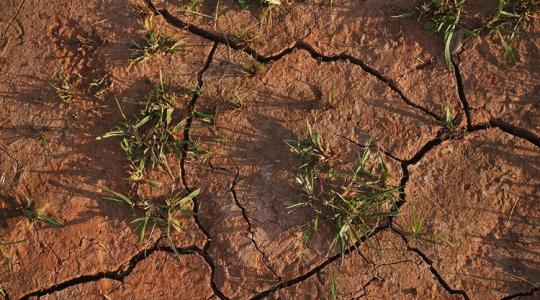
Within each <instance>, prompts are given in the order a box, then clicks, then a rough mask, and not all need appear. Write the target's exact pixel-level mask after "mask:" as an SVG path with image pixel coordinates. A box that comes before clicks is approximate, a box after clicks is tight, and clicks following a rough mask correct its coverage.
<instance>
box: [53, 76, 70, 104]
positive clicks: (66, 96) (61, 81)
mask: <svg viewBox="0 0 540 300" xmlns="http://www.w3.org/2000/svg"><path fill="white" fill-rule="evenodd" d="M49 84H50V85H51V87H52V88H53V90H54V92H55V93H56V96H57V97H58V99H59V100H60V101H62V102H64V103H67V104H69V103H71V100H72V95H71V84H70V77H69V75H67V74H65V73H64V72H63V71H61V70H60V71H58V72H56V75H55V79H54V80H52V81H50V82H49Z"/></svg>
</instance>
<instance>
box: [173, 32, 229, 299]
mask: <svg viewBox="0 0 540 300" xmlns="http://www.w3.org/2000/svg"><path fill="white" fill-rule="evenodd" d="M217 47H218V43H214V44H213V45H212V49H211V50H210V52H209V53H208V57H207V59H206V62H205V64H204V66H203V67H202V69H201V70H200V71H199V72H198V73H197V91H196V92H194V93H193V97H192V99H191V101H190V103H189V104H188V118H187V120H186V126H185V127H184V137H183V141H184V145H183V147H182V149H181V152H180V155H181V157H180V170H181V172H182V174H181V177H182V183H183V185H184V188H185V189H186V190H188V191H189V192H191V191H193V188H191V187H189V185H188V182H187V178H186V176H187V175H186V168H185V163H186V158H187V152H188V150H189V141H190V136H189V131H190V130H191V124H192V123H193V111H194V110H195V105H196V104H197V100H199V97H200V93H199V92H198V91H200V90H201V89H202V87H203V85H204V81H203V76H204V73H205V72H206V71H207V70H208V68H209V67H210V64H211V63H212V61H213V59H214V54H215V52H216V49H217ZM199 208H200V203H199V201H198V200H197V198H196V197H195V198H193V219H194V220H195V223H196V224H197V227H198V228H199V230H201V231H202V233H203V234H204V236H205V237H206V242H205V243H204V246H203V248H202V249H201V250H200V251H199V252H198V253H199V255H200V256H201V257H202V258H203V259H204V261H205V262H206V264H207V265H208V266H209V267H210V270H211V271H210V287H211V288H212V291H213V292H214V295H215V296H217V297H218V298H220V299H228V298H227V297H226V296H225V295H224V294H223V292H221V290H220V289H219V288H218V286H217V284H216V282H215V281H214V277H215V273H216V265H215V263H214V260H213V259H212V257H211V256H210V255H209V254H208V249H209V248H210V244H211V242H212V238H211V236H210V233H209V232H208V230H206V228H204V226H203V225H202V223H201V221H200V219H199Z"/></svg>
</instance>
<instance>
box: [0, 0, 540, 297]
mask: <svg viewBox="0 0 540 300" xmlns="http://www.w3.org/2000/svg"><path fill="white" fill-rule="evenodd" d="M186 2H187V1H167V2H164V1H141V2H138V1H135V0H117V1H109V0H104V1H96V0H88V1H79V0H75V1H63V0H60V1H55V2H45V1H35V0H34V1H32V0H4V1H2V2H1V3H0V108H1V109H0V288H1V289H0V291H1V293H0V294H3V297H4V298H5V299H29V298H32V299H34V298H41V297H44V298H47V299H103V298H105V299H146V298H151V299H210V298H212V299H263V298H270V299H325V298H332V297H334V296H335V297H336V298H339V299H359V298H370V299H427V298H431V299H459V298H464V299H495V298H501V299H514V298H520V297H521V298H524V299H527V298H529V299H535V298H538V297H540V289H539V286H540V252H539V251H538V249H540V230H539V228H540V203H539V202H538V201H539V200H538V199H540V164H539V162H540V155H539V153H540V152H539V151H538V150H539V147H540V139H539V137H538V135H539V134H540V127H539V126H540V125H539V124H540V117H539V116H540V114H539V103H540V102H539V101H538V98H539V96H540V87H539V84H538V78H539V77H540V74H539V73H540V68H539V67H538V63H539V62H540V61H539V57H540V55H539V47H540V24H538V21H539V20H538V19H535V20H534V21H533V22H532V24H531V25H530V26H528V27H527V28H526V29H525V30H524V31H521V32H519V34H518V36H517V37H516V40H515V44H514V49H515V53H516V62H515V63H503V62H502V60H501V47H500V45H498V44H497V43H495V42H493V41H491V40H490V39H482V40H480V39H471V40H469V41H467V42H466V43H464V46H463V48H462V49H461V50H459V51H458V53H457V55H455V56H454V63H455V68H454V69H453V70H451V69H449V68H448V67H447V65H446V62H445V60H444V57H443V55H442V51H443V49H442V41H441V40H440V39H439V38H438V37H437V36H434V35H432V34H430V33H427V32H426V31H424V30H423V28H422V24H421V23H419V22H418V21H417V20H415V19H400V18H393V17H392V16H394V15H397V14H399V13H401V12H403V11H407V10H411V9H412V8H414V6H415V5H416V4H418V2H420V1H390V0H388V1H386V0H384V1H382V0H366V1H330V2H331V3H332V5H331V6H329V5H328V3H329V1H297V3H292V1H291V3H284V4H283V5H281V6H279V7H276V8H275V9H274V10H272V11H269V10H268V9H266V6H264V5H260V4H258V1H254V2H253V3H252V5H251V9H250V10H249V11H248V10H242V9H241V7H240V6H239V5H238V3H237V1H232V0H229V1H225V0H223V1H219V6H218V7H219V10H218V13H217V14H216V9H215V8H216V1H204V2H203V6H202V8H201V10H200V14H193V13H186V12H185V11H183V9H182V8H183V7H184V6H183V5H185V4H186ZM255 2H257V3H255ZM283 2H287V1H283ZM466 2H467V4H466V9H467V10H468V11H470V12H472V13H474V14H475V15H486V14H487V12H488V11H489V10H490V9H491V8H493V7H496V6H497V2H498V1H496V0H492V1H488V0H485V1H466ZM148 15H154V16H153V23H154V26H155V28H157V30H159V31H160V32H161V33H163V34H167V35H170V36H172V37H173V38H175V39H177V40H182V41H183V44H182V50H181V51H179V52H177V53H175V54H172V55H157V56H155V57H153V58H151V59H150V60H148V61H146V62H144V63H141V64H134V65H131V66H130V53H131V50H130V47H131V41H132V40H140V39H142V38H143V37H144V35H145V34H146V32H147V31H146V29H145V28H144V27H143V20H144V17H145V16H148ZM205 15H206V16H205ZM209 16H210V17H209ZM216 16H217V18H216ZM469 21H470V22H474V20H467V22H469ZM59 70H63V72H64V73H65V74H68V75H69V76H70V78H71V86H72V88H71V91H72V94H73V100H72V102H71V103H69V104H67V103H62V102H61V101H60V100H59V99H58V98H57V95H56V94H55V92H54V90H53V89H52V88H51V86H50V84H49V82H50V81H51V80H54V77H55V74H56V73H57V71H59ZM160 73H161V74H162V78H163V81H164V85H165V86H166V87H167V89H168V90H170V91H172V92H174V93H175V94H176V95H177V99H178V101H177V102H176V103H175V104H174V105H175V108H176V111H177V112H179V114H180V116H179V117H188V120H189V121H188V122H187V123H186V125H185V127H184V128H183V129H184V131H183V134H184V137H183V139H184V140H188V139H189V140H192V141H197V142H198V145H199V147H200V148H201V149H203V150H205V151H207V152H208V153H209V155H208V156H207V157H205V158H201V157H199V158H198V157H196V156H195V155H193V149H192V148H191V146H188V147H185V148H182V149H180V151H179V153H174V154H171V155H170V156H169V157H168V162H169V166H170V170H169V171H168V170H164V169H163V168H156V169H155V170H153V171H151V172H150V173H149V174H147V175H146V177H145V178H146V179H152V180H157V181H159V182H160V183H161V184H162V188H161V189H150V188H144V187H138V188H133V187H132V185H131V184H130V183H129V181H128V180H126V177H128V173H127V165H128V163H127V161H126V159H125V158H124V153H123V151H122V149H121V147H120V145H119V144H120V142H119V140H118V139H106V140H101V141H97V140H96V137H98V136H100V135H102V134H104V133H105V132H107V131H109V130H111V129H113V128H114V126H116V125H117V124H118V123H119V122H121V121H122V115H121V114H120V113H119V111H118V108H117V104H116V101H115V99H118V101H120V102H121V103H123V104H122V106H123V107H125V113H126V114H128V115H132V114H133V113H134V112H135V110H134V109H129V108H128V107H129V105H127V104H125V103H126V101H127V100H129V99H143V98H144V97H145V96H146V95H147V94H148V92H149V91H150V89H151V88H152V87H153V86H154V85H156V84H158V83H159V78H160ZM100 79H103V84H102V85H101V86H100V87H99V88H98V89H97V90H96V89H95V88H93V87H92V86H91V83H92V82H95V81H96V80H100ZM443 107H449V108H450V109H451V113H452V118H453V122H454V125H455V126H456V128H454V129H452V130H449V129H447V128H446V127H445V125H444V122H443V120H444V116H443ZM195 112H199V113H212V114H214V115H215V116H216V119H215V120H214V122H213V126H212V128H208V126H204V125H205V124H204V123H203V122H202V121H201V120H200V119H198V118H195V117H192V116H193V115H196V113H195ZM307 122H309V123H310V124H312V125H313V127H314V129H315V130H316V131H318V132H321V133H322V135H323V138H324V144H325V146H326V147H327V148H328V151H329V164H330V165H331V166H332V167H333V168H334V169H336V170H337V171H339V172H345V171H347V170H348V169H350V168H352V167H353V165H354V163H355V162H356V160H357V158H358V153H359V152H361V151H363V150H364V149H365V148H366V145H367V144H368V143H370V141H371V148H372V149H375V148H378V149H380V151H381V153H382V156H383V157H384V159H385V161H386V163H387V164H388V167H389V176H388V178H387V179H386V182H385V184H386V185H388V186H395V187H398V190H397V191H396V197H398V198H399V200H398V201H397V203H396V207H394V209H397V210H398V212H399V214H398V215H397V216H396V217H393V218H388V219H384V220H381V222H380V224H378V225H379V226H377V227H376V229H375V230H374V232H373V233H372V234H371V236H370V237H369V238H368V237H363V238H362V239H361V240H359V241H358V243H357V244H356V247H355V246H351V247H349V248H347V250H346V251H345V253H344V254H343V255H341V254H340V253H339V252H338V251H337V249H336V248H335V247H334V248H330V245H331V244H332V240H333V238H334V236H335V234H336V232H335V225H334V224H332V223H331V222H324V221H323V222H322V223H321V225H320V228H319V230H318V231H317V232H316V233H315V234H314V236H313V237H312V238H311V239H310V240H309V242H308V243H307V244H304V243H302V241H301V237H302V233H303V230H304V226H305V225H306V224H307V223H308V222H310V220H311V214H310V212H309V211H308V210H307V209H295V210H290V209H288V207H289V206H291V205H293V204H295V203H297V202H298V201H299V199H300V198H301V195H302V191H301V188H300V187H299V186H298V184H297V182H296V180H295V175H296V173H297V171H298V166H299V163H300V162H299V160H298V158H297V157H296V156H295V155H294V154H293V153H292V152H291V151H290V150H289V147H288V146H287V144H286V143H285V142H284V141H285V140H288V139H295V138H296V137H298V136H302V135H303V134H304V133H305V132H306V131H307ZM201 125H202V126H201ZM180 138H182V137H180ZM105 187H108V188H111V189H114V190H117V191H120V192H122V193H125V194H127V195H130V196H132V197H137V196H138V197H147V198H156V199H162V198H164V197H167V196H168V195H171V194H175V193H182V194H187V193H188V192H189V191H193V190H194V189H196V188H200V189H201V191H202V192H201V194H200V195H199V196H198V197H196V198H195V199H194V200H193V204H192V209H193V210H194V212H195V214H194V216H186V217H185V218H183V219H182V220H181V221H182V225H183V228H184V229H183V231H182V232H181V233H174V234H173V235H172V236H171V238H170V239H169V238H168V237H167V235H166V233H165V231H164V230H162V229H160V228H159V227H154V228H151V230H150V229H149V230H148V233H147V235H146V239H145V241H144V242H143V243H140V242H139V236H138V232H137V231H136V230H135V228H134V226H133V225H132V224H131V221H132V220H133V219H135V218H136V217H137V216H139V213H140V212H139V211H137V210H135V211H133V210H131V209H130V208H129V207H128V206H122V205H120V204H117V203H114V202H111V201H107V200H104V199H103V198H102V197H103V196H104V195H105V194H104V190H103V189H104V188H105ZM26 197H30V198H32V199H33V200H34V201H35V202H36V205H37V207H40V206H43V205H48V209H47V213H48V214H50V215H52V216H54V217H55V218H57V219H59V220H60V221H61V222H62V223H63V224H64V226H63V227H61V228H53V227H51V226H49V225H47V224H46V223H43V222H35V223H30V222H29V221H28V219H27V218H26V217H25V216H24V214H23V213H22V210H21V203H23V202H24V199H25V198H26ZM413 214H414V215H416V216H417V217H418V218H420V219H421V220H423V227H422V228H423V231H424V232H423V234H422V235H419V236H413V235H412V233H411V230H412V229H411V228H412V216H413ZM11 242H15V243H11ZM171 243H172V244H171ZM329 249H330V250H329ZM175 250H176V251H178V254H175ZM1 297H2V296H0V298H1Z"/></svg>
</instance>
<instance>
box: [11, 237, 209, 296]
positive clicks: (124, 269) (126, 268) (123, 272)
mask: <svg viewBox="0 0 540 300" xmlns="http://www.w3.org/2000/svg"><path fill="white" fill-rule="evenodd" d="M159 242H160V239H158V240H156V242H155V243H154V245H152V246H151V247H149V248H145V249H142V250H139V252H137V253H136V254H135V255H133V256H132V257H131V258H130V259H129V260H128V261H127V262H126V263H124V264H122V265H120V266H119V267H118V268H117V269H116V270H114V271H101V272H98V273H95V274H88V275H81V276H78V277H75V278H72V279H68V280H65V281H63V282H60V283H57V284H55V285H52V286H50V287H47V288H43V289H40V290H37V291H34V292H30V293H28V294H26V295H24V296H22V297H21V298H20V299H29V298H30V297H41V296H45V295H48V294H52V293H55V292H59V291H62V290H64V289H67V288H69V287H72V286H76V285H79V284H84V283H88V282H93V281H98V280H100V279H104V278H107V279H112V280H115V281H118V282H121V283H123V282H124V279H125V278H126V277H127V276H129V275H130V274H131V272H132V271H133V270H134V269H135V267H136V266H137V265H138V264H139V263H140V262H141V261H143V260H144V259H146V258H147V257H149V256H150V255H152V254H153V253H154V252H158V251H163V252H170V253H174V250H173V248H172V247H168V246H160V245H159ZM176 250H177V251H178V253H179V254H180V255H186V254H193V253H197V254H199V255H201V257H203V258H204V255H203V253H202V250H201V249H199V248H198V247H197V246H196V245H191V246H188V247H182V248H176Z"/></svg>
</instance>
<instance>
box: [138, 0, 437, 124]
mask: <svg viewBox="0 0 540 300" xmlns="http://www.w3.org/2000/svg"><path fill="white" fill-rule="evenodd" d="M145 2H146V4H147V6H148V8H149V9H150V11H152V13H154V14H156V15H161V16H162V17H163V18H164V19H165V21H166V22H167V23H169V24H171V25H172V26H174V27H177V28H180V29H182V30H186V31H188V32H191V33H193V34H195V35H197V36H200V37H202V38H205V39H208V40H211V41H213V42H215V43H219V44H223V45H225V46H227V47H229V48H231V49H234V50H239V51H242V52H244V53H246V54H247V55H249V56H251V57H252V58H253V59H255V60H257V61H258V62H260V63H270V62H274V61H278V60H280V59H281V58H283V57H284V56H285V55H288V54H290V53H292V52H293V51H294V50H296V49H300V50H304V51H306V52H308V53H309V54H310V55H311V57H313V58H314V59H316V60H318V61H322V62H333V61H347V62H349V63H352V64H354V65H357V66H359V67H360V68H362V70H364V72H366V73H368V74H370V75H372V76H374V77H376V78H377V79H378V80H380V81H382V82H383V83H385V84H386V85H387V86H388V87H389V88H390V89H391V90H392V91H394V92H395V93H397V94H398V95H399V97H400V98H401V99H402V100H403V101H404V102H405V103H406V104H407V105H409V106H411V107H413V108H415V109H417V110H420V111H422V112H423V113H425V114H427V115H429V116H431V117H432V118H433V119H435V121H437V122H438V123H440V122H441V121H442V120H443V119H442V118H441V117H440V116H438V115H437V114H436V113H433V112H432V111H430V110H429V109H427V108H425V107H423V106H421V105H419V104H416V103H414V102H413V101H411V99H409V98H408V97H407V96H406V95H405V93H404V92H403V91H402V90H401V89H400V88H399V86H398V85H397V83H396V82H395V81H394V80H392V79H390V78H388V77H386V76H385V75H384V74H382V73H380V72H379V71H377V70H376V69H374V68H373V67H371V66H369V65H367V64H366V63H365V62H364V61H363V60H361V59H359V58H357V57H354V56H352V55H350V54H346V53H341V54H337V55H331V56H327V55H324V54H322V53H319V52H318V51H317V50H315V49H314V48H313V47H312V46H311V45H309V44H307V43H305V42H303V41H297V42H296V43H294V44H293V45H292V46H291V47H288V48H285V49H284V50H282V51H280V52H279V53H277V54H274V55H270V56H263V55H261V54H259V53H258V52H257V51H256V50H255V49H253V48H251V47H250V46H248V45H247V44H246V43H245V42H242V41H239V40H238V39H237V38H236V37H234V36H230V35H226V34H223V33H214V32H211V31H208V30H205V29H202V28H199V27H197V26H195V25H193V24H189V23H186V22H184V21H183V20H181V19H179V18H177V17H175V16H173V15H171V14H170V13H169V11H168V10H166V9H157V8H156V7H155V6H154V5H153V3H152V1H151V0H145Z"/></svg>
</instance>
